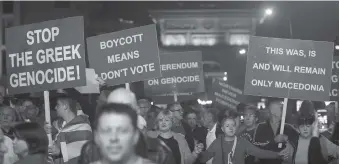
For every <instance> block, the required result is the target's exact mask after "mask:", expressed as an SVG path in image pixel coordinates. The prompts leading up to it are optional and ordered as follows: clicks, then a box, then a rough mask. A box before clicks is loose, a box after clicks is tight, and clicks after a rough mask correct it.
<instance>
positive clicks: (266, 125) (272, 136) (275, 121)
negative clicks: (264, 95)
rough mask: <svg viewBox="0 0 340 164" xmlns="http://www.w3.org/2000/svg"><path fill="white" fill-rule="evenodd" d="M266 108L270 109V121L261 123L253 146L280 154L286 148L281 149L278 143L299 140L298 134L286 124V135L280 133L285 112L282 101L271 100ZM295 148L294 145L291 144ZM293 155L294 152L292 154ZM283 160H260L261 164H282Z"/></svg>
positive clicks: (283, 145)
mask: <svg viewBox="0 0 340 164" xmlns="http://www.w3.org/2000/svg"><path fill="white" fill-rule="evenodd" d="M266 107H268V109H269V113H270V119H269V120H267V121H266V122H263V123H259V124H258V126H257V128H256V130H255V134H254V140H253V141H254V142H253V144H254V145H256V146H258V147H259V148H262V149H265V150H271V151H275V152H278V151H280V150H282V149H284V148H285V146H286V145H285V144H282V147H281V148H279V144H278V143H283V142H287V141H292V140H294V139H296V138H297V136H298V132H297V131H296V130H295V128H294V127H293V126H292V125H290V124H287V123H286V124H285V126H284V133H283V134H279V133H280V125H281V115H282V110H283V108H282V107H283V104H282V99H279V98H269V99H268V102H267V105H266ZM291 145H293V146H294V144H291ZM290 153H291V154H292V152H290ZM282 162H283V160H282V159H259V163H261V164H282Z"/></svg>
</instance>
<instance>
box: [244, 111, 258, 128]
mask: <svg viewBox="0 0 340 164" xmlns="http://www.w3.org/2000/svg"><path fill="white" fill-rule="evenodd" d="M255 112H256V111H255V110H252V109H245V110H244V114H243V115H244V124H245V125H246V126H247V127H252V126H253V125H255V123H256V121H257V119H256V114H255Z"/></svg>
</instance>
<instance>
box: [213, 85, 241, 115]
mask: <svg viewBox="0 0 340 164" xmlns="http://www.w3.org/2000/svg"><path fill="white" fill-rule="evenodd" d="M212 92H213V101H214V102H215V103H216V105H218V106H222V107H225V108H229V109H232V110H235V111H236V110H237V108H236V107H237V105H238V104H239V103H241V102H244V100H245V97H244V96H243V93H242V90H240V89H239V88H236V87H234V86H232V85H230V84H228V82H227V81H223V80H221V79H219V78H213V81H212Z"/></svg>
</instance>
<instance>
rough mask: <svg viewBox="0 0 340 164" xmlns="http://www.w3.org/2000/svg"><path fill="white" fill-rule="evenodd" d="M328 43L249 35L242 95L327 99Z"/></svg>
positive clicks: (332, 45)
mask: <svg viewBox="0 0 340 164" xmlns="http://www.w3.org/2000/svg"><path fill="white" fill-rule="evenodd" d="M333 51H334V44H333V43H331V42H321V41H306V40H293V39H277V38H263V37H254V36H253V37H251V38H250V41H249V51H248V55H247V56H248V57H247V66H246V77H245V86H244V94H246V95H254V96H269V97H281V98H293V99H303V100H316V101H327V100H329V91H330V88H331V81H330V80H331V75H332V57H333Z"/></svg>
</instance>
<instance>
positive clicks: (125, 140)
mask: <svg viewBox="0 0 340 164" xmlns="http://www.w3.org/2000/svg"><path fill="white" fill-rule="evenodd" d="M112 120H114V121H112ZM97 122H98V123H97V129H96V131H95V142H96V144H97V145H98V146H99V148H100V151H101V153H102V155H103V158H104V159H105V160H107V161H109V162H119V163H123V162H121V161H124V160H127V159H129V157H130V156H131V154H132V153H133V152H134V151H135V145H136V144H137V142H138V139H139V131H138V129H137V127H136V126H134V125H133V123H132V122H133V121H132V118H131V117H129V116H128V115H127V114H124V113H115V112H111V113H105V114H103V115H101V116H100V117H99V118H98V120H97Z"/></svg>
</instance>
